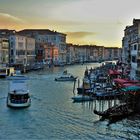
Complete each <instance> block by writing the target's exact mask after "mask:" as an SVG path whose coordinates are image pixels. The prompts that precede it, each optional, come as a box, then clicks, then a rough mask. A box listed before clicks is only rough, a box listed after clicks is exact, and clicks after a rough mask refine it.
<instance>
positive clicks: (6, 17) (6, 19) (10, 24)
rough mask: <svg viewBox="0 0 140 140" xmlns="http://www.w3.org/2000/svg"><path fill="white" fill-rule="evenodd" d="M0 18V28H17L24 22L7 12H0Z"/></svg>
mask: <svg viewBox="0 0 140 140" xmlns="http://www.w3.org/2000/svg"><path fill="white" fill-rule="evenodd" d="M0 19H1V21H0V28H17V27H21V26H23V25H24V24H25V21H24V20H22V19H20V18H18V17H16V16H13V15H10V14H7V13H0Z"/></svg>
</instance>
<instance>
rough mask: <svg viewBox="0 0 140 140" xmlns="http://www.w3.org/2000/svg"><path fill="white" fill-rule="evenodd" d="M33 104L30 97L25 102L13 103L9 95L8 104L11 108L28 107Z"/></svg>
mask: <svg viewBox="0 0 140 140" xmlns="http://www.w3.org/2000/svg"><path fill="white" fill-rule="evenodd" d="M30 105H31V99H28V100H27V102H25V103H12V102H11V100H10V99H9V98H8V97H7V106H8V107H11V108H26V107H29V106H30Z"/></svg>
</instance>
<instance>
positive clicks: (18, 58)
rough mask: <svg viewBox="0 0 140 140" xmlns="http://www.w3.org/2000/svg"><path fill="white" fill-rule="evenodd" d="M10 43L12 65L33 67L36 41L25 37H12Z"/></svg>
mask: <svg viewBox="0 0 140 140" xmlns="http://www.w3.org/2000/svg"><path fill="white" fill-rule="evenodd" d="M9 42H10V49H9V52H10V53H9V56H10V65H20V66H21V67H26V66H28V67H31V66H32V65H33V64H34V62H35V40H34V39H33V38H29V37H25V36H20V35H11V36H10V37H9Z"/></svg>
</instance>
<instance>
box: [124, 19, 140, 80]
mask: <svg viewBox="0 0 140 140" xmlns="http://www.w3.org/2000/svg"><path fill="white" fill-rule="evenodd" d="M122 47H123V52H122V59H123V61H124V62H126V63H127V64H128V65H129V66H130V68H131V71H130V78H131V79H140V19H133V25H131V26H126V28H125V30H124V37H123V40H122Z"/></svg>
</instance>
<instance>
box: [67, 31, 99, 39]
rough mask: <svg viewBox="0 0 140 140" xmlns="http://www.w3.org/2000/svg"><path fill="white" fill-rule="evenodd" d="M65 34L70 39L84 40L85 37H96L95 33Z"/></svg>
mask: <svg viewBox="0 0 140 140" xmlns="http://www.w3.org/2000/svg"><path fill="white" fill-rule="evenodd" d="M66 34H67V35H68V36H69V37H70V38H84V37H87V36H93V35H94V36H95V35H97V33H95V32H82V31H81V32H66Z"/></svg>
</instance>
